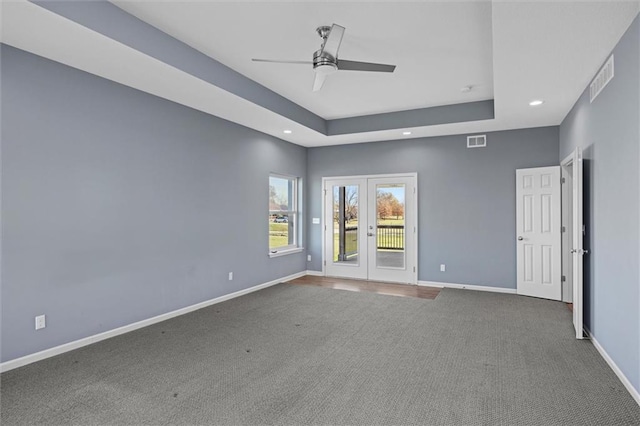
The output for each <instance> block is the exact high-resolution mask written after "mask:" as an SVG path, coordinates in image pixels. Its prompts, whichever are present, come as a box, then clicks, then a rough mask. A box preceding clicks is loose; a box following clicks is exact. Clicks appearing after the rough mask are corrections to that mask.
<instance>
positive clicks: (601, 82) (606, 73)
mask: <svg viewBox="0 0 640 426" xmlns="http://www.w3.org/2000/svg"><path fill="white" fill-rule="evenodd" d="M612 79H613V55H611V56H610V57H609V59H607V62H606V63H605V64H604V65H603V66H602V68H600V71H598V74H597V75H596V78H594V79H593V81H592V82H591V86H589V93H590V94H591V102H593V101H594V100H595V98H596V97H597V96H598V95H599V94H600V92H602V89H604V87H605V86H606V85H607V83H609V82H610V81H611V80H612Z"/></svg>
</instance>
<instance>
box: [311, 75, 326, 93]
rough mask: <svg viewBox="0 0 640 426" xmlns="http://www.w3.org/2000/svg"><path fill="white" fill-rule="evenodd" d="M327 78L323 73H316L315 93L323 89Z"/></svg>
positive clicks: (314, 81)
mask: <svg viewBox="0 0 640 426" xmlns="http://www.w3.org/2000/svg"><path fill="white" fill-rule="evenodd" d="M326 78H327V74H323V73H316V74H315V78H314V80H313V91H314V92H317V91H318V90H320V89H321V88H322V85H323V84H324V80H325V79H326Z"/></svg>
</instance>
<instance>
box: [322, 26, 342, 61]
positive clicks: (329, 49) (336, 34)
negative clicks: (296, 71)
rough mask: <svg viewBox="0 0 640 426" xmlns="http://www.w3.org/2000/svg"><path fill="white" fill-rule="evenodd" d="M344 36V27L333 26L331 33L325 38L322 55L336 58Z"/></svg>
mask: <svg viewBox="0 0 640 426" xmlns="http://www.w3.org/2000/svg"><path fill="white" fill-rule="evenodd" d="M343 35H344V27H341V26H340V25H337V24H333V25H332V26H331V31H330V32H329V36H328V37H327V41H325V42H324V47H323V48H322V53H327V54H329V55H331V56H332V57H333V58H337V57H338V49H340V43H342V36H343Z"/></svg>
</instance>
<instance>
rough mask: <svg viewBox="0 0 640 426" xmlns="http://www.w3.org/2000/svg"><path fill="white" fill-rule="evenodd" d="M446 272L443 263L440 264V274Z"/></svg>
mask: <svg viewBox="0 0 640 426" xmlns="http://www.w3.org/2000/svg"><path fill="white" fill-rule="evenodd" d="M446 270H447V267H446V266H445V264H444V263H441V264H440V272H444V271H446Z"/></svg>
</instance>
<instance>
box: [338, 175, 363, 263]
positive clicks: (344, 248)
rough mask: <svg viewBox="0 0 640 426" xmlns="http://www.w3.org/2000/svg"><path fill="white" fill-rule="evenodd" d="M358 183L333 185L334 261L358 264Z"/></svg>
mask: <svg viewBox="0 0 640 426" xmlns="http://www.w3.org/2000/svg"><path fill="white" fill-rule="evenodd" d="M358 192H359V187H358V185H347V186H333V189H332V199H333V210H332V211H333V262H334V263H353V264H358Z"/></svg>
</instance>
